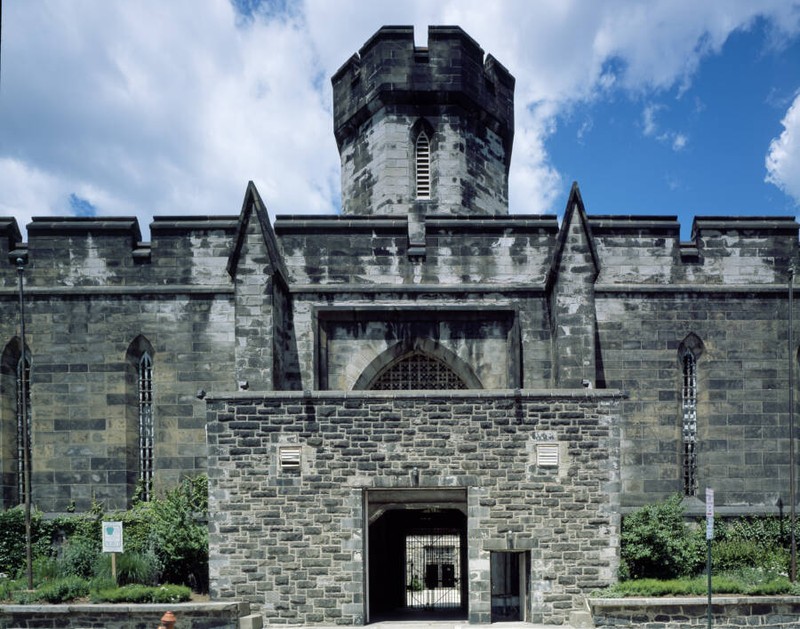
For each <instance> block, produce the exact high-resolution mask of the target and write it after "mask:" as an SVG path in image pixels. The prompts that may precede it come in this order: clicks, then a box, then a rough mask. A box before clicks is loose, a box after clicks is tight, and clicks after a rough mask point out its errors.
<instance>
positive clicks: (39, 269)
mask: <svg viewBox="0 0 800 629" xmlns="http://www.w3.org/2000/svg"><path fill="white" fill-rule="evenodd" d="M236 226H237V219H236V217H235V216H177V217H171V216H162V217H156V218H155V219H154V220H153V222H152V223H151V225H150V230H151V234H152V237H151V241H150V242H149V243H148V242H142V241H141V230H140V228H139V222H138V220H137V219H136V218H135V217H105V218H86V217H35V218H33V219H32V221H31V223H29V224H28V226H27V230H28V242H27V243H26V244H25V243H21V242H20V234H19V228H18V226H17V222H16V220H14V219H10V220H9V219H0V237H2V236H3V235H5V236H6V237H7V238H8V240H7V241H6V239H5V238H0V239H1V240H2V242H3V245H2V246H4V247H8V249H7V250H6V251H4V252H3V253H4V257H5V258H8V260H9V264H8V265H7V266H5V270H4V271H3V272H2V273H0V275H2V276H3V280H2V281H0V284H2V285H6V286H10V285H12V284H13V281H14V269H15V267H14V260H11V259H10V258H11V257H12V256H11V254H12V253H14V252H15V251H16V252H22V251H24V252H25V256H24V257H25V258H26V274H25V277H26V282H27V283H28V284H29V285H30V286H32V287H37V286H38V287H47V286H61V287H70V286H72V287H79V286H84V287H89V286H117V287H123V286H144V285H148V284H157V285H158V286H162V287H163V286H166V285H184V284H186V285H221V284H225V283H227V282H229V281H230V277H229V276H228V275H227V272H226V263H227V258H228V255H229V254H230V248H231V244H232V239H233V235H234V233H235V231H236ZM6 242H8V244H7V245H6Z"/></svg>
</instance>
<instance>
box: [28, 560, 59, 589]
mask: <svg viewBox="0 0 800 629" xmlns="http://www.w3.org/2000/svg"><path fill="white" fill-rule="evenodd" d="M59 576H61V575H60V574H59V567H58V561H57V560H56V558H55V557H36V559H34V560H33V582H34V583H43V582H44V581H52V580H53V579H57V578H58V577H59Z"/></svg>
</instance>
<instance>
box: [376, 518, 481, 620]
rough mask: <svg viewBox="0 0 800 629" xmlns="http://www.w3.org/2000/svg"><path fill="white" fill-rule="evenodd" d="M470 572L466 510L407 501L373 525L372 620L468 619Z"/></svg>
mask: <svg viewBox="0 0 800 629" xmlns="http://www.w3.org/2000/svg"><path fill="white" fill-rule="evenodd" d="M467 574H468V573H467V518H466V516H465V515H464V513H462V511H461V510H459V509H450V508H444V509H439V508H436V507H421V508H414V506H413V504H412V505H404V506H403V507H401V508H393V509H388V510H386V511H385V512H383V513H382V514H381V515H380V516H379V517H377V519H375V521H374V522H373V523H372V524H371V525H370V528H369V612H370V620H372V621H376V620H389V619H401V618H402V619H409V618H413V619H465V618H466V616H467V582H468V581H467V578H468V577H467Z"/></svg>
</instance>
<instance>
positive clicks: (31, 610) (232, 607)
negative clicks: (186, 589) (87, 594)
mask: <svg viewBox="0 0 800 629" xmlns="http://www.w3.org/2000/svg"><path fill="white" fill-rule="evenodd" d="M166 611H171V612H173V613H175V614H180V613H185V612H221V611H237V612H238V613H239V615H242V614H245V615H246V614H248V613H249V612H250V604H249V603H243V602H241V601H232V602H224V601H209V602H207V603H75V604H71V603H65V604H60V605H50V604H43V605H0V615H2V614H53V615H59V614H74V613H101V614H102V613H114V614H119V613H131V612H144V613H154V612H160V613H162V614H163V613H165V612H166Z"/></svg>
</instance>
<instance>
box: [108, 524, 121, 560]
mask: <svg viewBox="0 0 800 629" xmlns="http://www.w3.org/2000/svg"><path fill="white" fill-rule="evenodd" d="M103 552H104V553H121V552H123V550H122V522H103Z"/></svg>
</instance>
